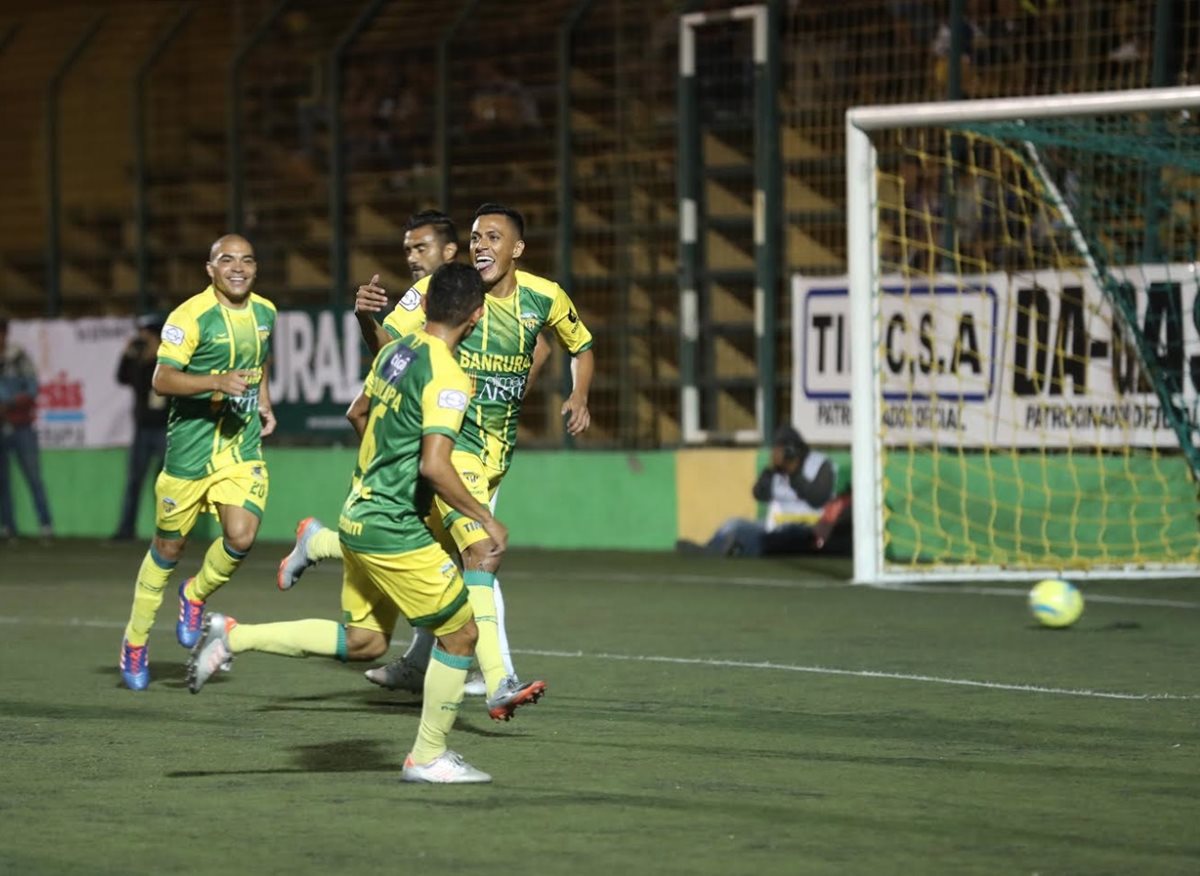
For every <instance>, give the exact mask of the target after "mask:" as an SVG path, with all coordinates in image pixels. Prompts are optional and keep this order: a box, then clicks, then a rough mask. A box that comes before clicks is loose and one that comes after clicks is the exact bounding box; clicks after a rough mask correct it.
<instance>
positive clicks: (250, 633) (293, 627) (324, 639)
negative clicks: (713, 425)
mask: <svg viewBox="0 0 1200 876" xmlns="http://www.w3.org/2000/svg"><path fill="white" fill-rule="evenodd" d="M229 647H230V648H232V649H233V653H235V654H240V653H242V652H243V651H263V652H265V653H267V654H282V655H283V656H284V657H308V656H310V655H316V656H320V657H337V658H338V659H339V660H343V661H344V660H345V659H346V628H345V627H344V626H342V625H341V624H339V623H338V622H337V621H331V620H320V619H318V618H310V619H309V620H298V621H281V622H279V623H273V624H238V625H237V626H235V627H234V628H233V629H232V630H230V631H229Z"/></svg>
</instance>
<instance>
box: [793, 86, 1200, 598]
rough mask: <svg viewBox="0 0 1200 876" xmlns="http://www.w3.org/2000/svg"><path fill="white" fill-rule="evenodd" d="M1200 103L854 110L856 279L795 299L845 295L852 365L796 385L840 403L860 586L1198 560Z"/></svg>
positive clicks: (835, 303) (851, 193) (851, 157)
mask: <svg viewBox="0 0 1200 876" xmlns="http://www.w3.org/2000/svg"><path fill="white" fill-rule="evenodd" d="M1198 108H1200V87H1196V86H1188V87H1179V88H1161V89H1139V90H1130V91H1119V92H1102V93H1092V94H1076V95H1054V96H1038V97H1022V98H1000V99H991V100H965V101H946V102H938V103H923V104H909V105H893V106H873V107H857V108H853V109H850V110H849V111H847V113H846V194H847V210H846V214H847V216H846V218H847V260H848V272H847V277H846V278H845V279H844V281H843V285H842V288H841V289H838V288H835V287H837V283H836V282H831V281H830V280H829V278H822V280H823V282H822V283H820V284H818V283H817V282H816V280H813V281H812V282H811V283H808V284H807V285H806V281H805V280H804V278H797V283H796V289H797V296H796V298H795V299H794V300H795V301H797V302H799V303H797V304H794V311H795V313H796V315H797V316H798V317H800V318H803V317H804V315H805V314H807V313H808V311H807V310H804V311H803V312H801V307H804V308H809V307H817V305H818V304H820V306H822V307H826V309H829V308H833V309H835V310H836V309H837V308H842V309H841V310H838V315H839V316H841V317H844V318H845V322H846V323H847V326H848V328H847V334H846V338H845V344H846V346H847V347H848V349H849V356H848V368H849V374H848V375H845V377H846V378H847V379H846V380H845V386H844V387H842V388H841V389H839V388H838V387H834V388H833V390H830V389H829V387H827V386H815V388H814V387H810V386H808V384H805V385H804V386H801V382H802V380H803V381H809V382H810V383H812V382H813V381H812V374H811V373H809V372H808V371H805V372H804V374H803V377H802V378H801V377H797V378H796V381H795V383H796V386H797V387H798V388H800V389H802V390H811V391H810V392H809V397H810V398H813V397H818V396H819V397H821V398H825V399H829V398H840V399H844V402H836V403H837V404H844V405H845V413H846V414H847V415H848V416H846V417H845V419H848V420H849V422H850V426H849V430H850V432H851V436H850V437H851V445H852V460H853V472H852V487H853V491H854V511H853V513H854V537H855V547H854V577H855V580H856V581H858V582H862V583H873V584H886V583H888V582H900V581H911V580H930V579H937V578H944V579H991V580H994V579H1001V578H1021V579H1037V578H1044V577H1055V576H1059V575H1062V576H1070V577H1074V578H1079V577H1106V578H1107V577H1150V576H1153V577H1163V576H1167V575H1195V574H1197V571H1198V570H1200V531H1198V529H1197V512H1198V511H1200V502H1198V501H1197V484H1196V481H1197V469H1200V465H1197V464H1196V461H1197V460H1200V450H1198V449H1197V445H1198V444H1200V442H1198V441H1197V430H1196V414H1197V411H1200V280H1198V278H1197V272H1196V246H1197V243H1198V241H1197V239H1196V238H1197V232H1198V231H1200V208H1197V206H1196V205H1197V204H1200V127H1198V126H1197V124H1196V122H1197V119H1196V116H1195V113H1194V110H1196V109H1198ZM918 189H919V191H920V193H919V194H918ZM818 286H819V287H820V288H818ZM818 296H821V297H818ZM839 296H840V297H839ZM822 319H824V320H826V321H825V322H823V323H822V326H823V327H827V326H828V325H830V324H831V323H829V321H828V320H829V319H831V317H829V316H828V315H823V316H822ZM802 329H803V326H800V328H799V329H798V330H802ZM796 349H797V351H798V352H797V358H798V359H799V358H801V356H802V355H806V354H801V353H800V352H799V351H800V350H801V348H800V347H799V346H797V347H796ZM810 358H811V357H810ZM963 363H967V364H966V366H964V364H963ZM967 366H969V367H967ZM801 367H802V366H801V365H799V364H798V369H797V374H800V373H801V370H800V369H801ZM817 390H822V391H824V394H823V395H822V394H821V393H820V392H817ZM838 392H841V395H838ZM798 398H799V402H797V401H796V399H798ZM803 401H804V399H803V393H801V394H800V395H799V396H798V395H797V393H795V392H794V408H795V406H796V404H797V403H802V402H803ZM826 404H830V405H832V404H835V402H826ZM794 416H795V415H794ZM828 419H829V420H830V421H831V422H832V421H833V419H834V418H833V417H830V418H828ZM808 431H809V430H808V429H806V434H807V433H808ZM816 441H817V442H820V441H821V438H820V434H819V430H818V435H817V436H816Z"/></svg>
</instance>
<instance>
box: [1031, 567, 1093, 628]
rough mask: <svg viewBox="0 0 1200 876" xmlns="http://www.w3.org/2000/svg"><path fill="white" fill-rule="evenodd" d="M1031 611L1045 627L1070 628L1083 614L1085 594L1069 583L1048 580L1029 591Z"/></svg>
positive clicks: (1059, 580)
mask: <svg viewBox="0 0 1200 876" xmlns="http://www.w3.org/2000/svg"><path fill="white" fill-rule="evenodd" d="M1029 610H1030V611H1032V612H1033V616H1034V617H1036V618H1037V619H1038V623H1040V624H1042V625H1043V626H1047V627H1054V628H1055V629H1059V628H1061V627H1069V626H1070V625H1071V624H1073V623H1075V621H1077V620H1079V616H1080V615H1081V614H1083V594H1082V593H1080V592H1079V588H1077V587H1076V586H1075V585H1074V584H1072V583H1070V582H1069V581H1063V580H1061V579H1059V578H1047V579H1046V580H1045V581H1038V582H1037V583H1036V584H1034V585H1033V589H1032V590H1030V591H1029Z"/></svg>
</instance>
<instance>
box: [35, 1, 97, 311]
mask: <svg viewBox="0 0 1200 876" xmlns="http://www.w3.org/2000/svg"><path fill="white" fill-rule="evenodd" d="M104 18H105V16H104V15H98V16H96V17H95V18H93V19H92V21H91V23H90V24H88V26H87V27H85V28H84V29H83V33H82V34H80V35H79V39H78V40H76V41H75V44H74V45H73V46H71V48H70V50H69V51H68V52H67V54H66V55H65V56H63V59H62V60H61V61H60V62H59V63H58V66H57V67H56V68H55V69H54V72H53V73H51V74H50V82H49V83H48V84H47V85H46V315H47V316H58V314H59V311H60V310H62V265H61V264H60V262H61V260H62V191H61V189H62V184H61V179H60V168H59V148H58V147H59V142H58V140H59V138H58V99H59V97H60V95H61V93H62V83H63V80H64V79H65V78H66V76H67V73H69V72H70V70H71V68H72V67H73V66H75V62H76V61H78V60H79V57H80V56H81V55H82V54H83V52H84V50H85V49H86V48H87V47H88V43H90V42H91V41H92V38H93V37H94V36H95V35H96V33H97V32H98V31H99V30H100V25H102V24H103V23H104Z"/></svg>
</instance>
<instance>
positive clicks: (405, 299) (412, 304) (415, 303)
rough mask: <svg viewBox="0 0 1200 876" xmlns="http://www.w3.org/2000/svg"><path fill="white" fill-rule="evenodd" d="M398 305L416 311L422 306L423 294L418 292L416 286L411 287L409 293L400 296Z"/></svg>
mask: <svg viewBox="0 0 1200 876" xmlns="http://www.w3.org/2000/svg"><path fill="white" fill-rule="evenodd" d="M396 304H397V305H399V306H400V307H403V308H404V309H405V310H416V309H417V308H418V307H420V306H421V293H420V292H418V291H417V287H416V286H409V287H408V291H407V292H405V293H404V294H403V295H401V296H400V300H399V301H397V302H396Z"/></svg>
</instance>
